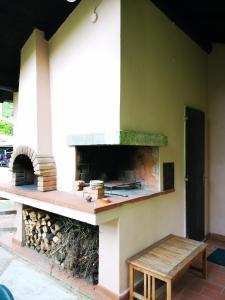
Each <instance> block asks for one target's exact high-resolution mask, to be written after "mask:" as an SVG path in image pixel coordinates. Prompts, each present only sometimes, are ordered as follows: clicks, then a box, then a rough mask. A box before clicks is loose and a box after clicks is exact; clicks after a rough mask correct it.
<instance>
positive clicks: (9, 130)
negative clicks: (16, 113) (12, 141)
mask: <svg viewBox="0 0 225 300" xmlns="http://www.w3.org/2000/svg"><path fill="white" fill-rule="evenodd" d="M0 133H1V134H5V135H12V134H13V124H12V123H11V122H9V121H5V120H0Z"/></svg>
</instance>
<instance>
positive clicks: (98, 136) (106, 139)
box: [67, 130, 168, 146]
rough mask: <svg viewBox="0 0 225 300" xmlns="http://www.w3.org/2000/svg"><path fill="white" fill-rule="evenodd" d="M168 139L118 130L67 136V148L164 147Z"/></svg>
mask: <svg viewBox="0 0 225 300" xmlns="http://www.w3.org/2000/svg"><path fill="white" fill-rule="evenodd" d="M167 144H168V138H167V136H165V135H164V134H162V133H145V132H138V131H132V130H120V131H115V132H108V133H90V134H75V135H68V136H67V145H68V146H91V145H124V146H166V145H167Z"/></svg>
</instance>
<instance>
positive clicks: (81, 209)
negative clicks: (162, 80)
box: [0, 30, 172, 299]
mask: <svg viewBox="0 0 225 300" xmlns="http://www.w3.org/2000/svg"><path fill="white" fill-rule="evenodd" d="M55 55H57V53H55ZM52 57H53V55H52ZM51 59H52V60H53V58H51ZM50 73H51V74H50V75H51V76H50V77H51V80H52V82H49V54H48V45H47V43H46V41H45V40H44V36H43V33H41V32H40V31H38V30H35V31H34V32H33V34H32V35H31V37H30V38H29V40H28V41H27V43H26V44H25V46H24V48H23V50H22V53H21V71H20V84H19V94H18V101H17V102H16V101H15V107H16V124H15V147H14V153H13V156H12V160H11V166H10V169H11V171H12V177H13V183H11V184H6V185H4V184H3V185H2V184H0V191H1V197H5V198H8V199H11V200H12V201H14V202H15V203H16V206H17V233H16V235H15V237H14V240H13V241H14V243H17V245H20V246H21V245H24V242H25V235H24V230H23V229H24V223H23V217H22V213H23V210H24V207H29V208H32V210H34V211H35V210H41V211H44V212H46V214H52V215H54V216H55V215H57V216H62V217H65V218H68V219H72V220H75V221H78V222H83V223H84V224H89V225H92V226H99V257H98V260H99V273H98V282H99V288H101V287H102V288H103V289H104V288H105V289H106V290H108V291H109V292H111V293H113V295H116V296H115V297H114V299H119V298H118V297H119V296H118V295H120V294H121V292H123V293H124V291H125V289H126V282H127V266H126V265H125V261H126V259H127V257H128V256H130V255H131V254H134V251H137V250H139V247H141V248H143V245H144V242H142V241H140V242H138V243H137V246H138V248H137V249H135V250H134V248H133V246H132V247H128V246H129V245H128V246H127V243H128V244H129V243H130V244H132V241H133V240H134V239H135V240H137V235H138V237H139V238H140V239H141V238H142V237H141V236H139V232H143V228H147V230H151V228H152V226H148V222H149V220H150V219H152V220H153V219H154V217H155V216H154V212H153V210H151V209H149V208H148V206H149V205H150V204H149V203H150V199H151V198H153V197H156V196H161V195H163V194H166V193H170V192H172V191H161V190H160V183H161V180H160V174H161V173H160V147H161V146H166V145H167V136H165V135H164V134H162V133H157V132H151V131H150V132H149V131H148V130H146V131H147V132H146V131H145V132H138V131H137V132H135V131H132V130H124V129H121V128H120V127H119V126H117V125H116V124H112V127H111V128H104V129H103V132H99V129H100V130H101V128H102V126H101V127H99V128H97V127H96V128H90V127H92V126H93V125H94V124H95V122H85V120H86V118H83V117H82V118H83V119H82V122H80V121H79V116H81V115H82V113H81V110H80V106H79V107H78V109H77V102H76V101H75V100H74V99H75V98H73V101H74V102H73V103H71V105H68V106H65V105H63V99H71V97H70V96H69V97H66V96H65V93H63V94H62V95H61V99H60V101H58V100H57V97H58V94H57V95H56V94H54V91H55V89H56V86H58V85H60V84H59V83H61V82H62V79H63V80H64V77H62V78H60V81H59V82H58V83H56V82H55V79H54V78H53V77H54V76H55V74H56V73H57V74H60V71H59V70H58V69H57V72H54V66H53V64H52V65H51V72H50ZM53 73H54V76H53ZM62 74H63V73H62ZM50 83H51V84H50ZM110 85H111V83H110ZM50 86H51V97H50ZM68 90H69V91H70V92H71V89H68ZM83 93H84V91H83V89H82V95H83ZM76 99H78V98H76ZM87 99H89V98H88V97H87ZM104 99H105V97H104ZM81 102H82V101H81ZM112 103H115V99H113V101H112ZM79 104H80V102H79ZM68 107H69V109H68ZM96 107H98V105H96ZM118 110H119V106H118ZM65 113H66V116H65ZM70 113H71V114H70ZM101 114H102V113H101ZM116 115H117V114H116ZM62 118H63V119H62ZM97 119H100V118H97V117H96V116H95V120H97ZM114 119H115V120H116V119H117V118H116V117H114V116H113V120H114ZM62 120H63V121H62ZM118 120H119V119H118ZM78 121H79V124H77V123H76V122H78ZM86 123H88V124H86ZM85 125H88V126H86V127H85ZM114 125H115V126H114ZM137 130H138V129H137ZM56 169H57V170H56ZM56 173H57V174H56ZM56 178H57V185H56ZM98 179H101V180H103V181H104V184H105V196H107V198H110V202H108V203H107V204H105V203H104V204H103V203H102V202H101V201H99V199H94V198H92V200H91V201H90V202H88V201H86V198H85V197H84V193H83V191H75V190H74V188H73V187H74V186H73V183H74V181H76V180H84V181H85V183H86V184H87V185H88V183H89V182H90V180H98ZM118 182H119V184H118ZM43 192H44V193H43ZM153 202H154V201H153ZM134 203H135V205H133V204H134ZM125 204H126V205H125ZM136 204H137V205H136ZM146 211H147V213H145V212H146ZM29 220H30V219H28V220H27V221H28V222H29ZM33 221H34V222H36V221H35V220H32V219H31V222H33ZM146 224H147V225H146ZM26 225H29V228H30V225H31V226H33V225H32V224H26ZM41 226H42V225H41ZM43 226H46V225H43ZM132 227H133V229H132V230H130V228H132ZM45 230H46V228H45ZM47 230H48V228H47ZM136 231H138V234H134V235H133V236H132V234H133V232H136ZM38 233H39V232H36V233H35V235H36V234H38ZM44 233H46V232H41V234H44ZM47 233H50V232H47ZM146 235H149V234H148V233H147V232H146ZM149 236H150V235H149ZM42 242H44V241H43V240H42ZM51 242H52V240H50V243H51ZM125 244H126V245H125ZM123 253H124V254H123ZM120 278H122V279H120ZM120 281H121V282H122V285H121V283H120ZM106 292H107V291H106ZM117 296H118V297H117Z"/></svg>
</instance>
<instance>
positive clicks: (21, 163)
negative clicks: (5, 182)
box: [13, 154, 37, 185]
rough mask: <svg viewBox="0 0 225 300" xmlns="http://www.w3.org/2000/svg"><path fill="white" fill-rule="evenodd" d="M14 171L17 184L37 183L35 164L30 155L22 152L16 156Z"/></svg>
mask: <svg viewBox="0 0 225 300" xmlns="http://www.w3.org/2000/svg"><path fill="white" fill-rule="evenodd" d="M13 172H14V174H15V177H16V178H15V184H16V185H30V184H37V177H36V176H35V174H34V168H33V164H32V162H31V160H30V158H29V157H28V156H26V155H23V154H21V155H18V156H17V157H16V158H15V161H14V165H13Z"/></svg>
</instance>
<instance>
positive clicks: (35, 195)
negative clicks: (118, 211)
mask: <svg viewBox="0 0 225 300" xmlns="http://www.w3.org/2000/svg"><path fill="white" fill-rule="evenodd" d="M0 191H3V192H6V193H11V194H14V195H18V196H23V197H27V198H31V199H35V200H38V201H44V202H47V203H50V204H53V205H57V206H61V207H65V208H70V209H74V210H77V211H81V212H85V213H89V214H93V215H95V214H98V213H100V212H104V211H108V210H111V209H114V208H116V207H119V206H122V205H124V204H130V203H136V202H139V201H144V200H148V199H150V198H155V197H158V196H161V195H164V194H168V193H172V192H174V191H175V190H174V189H171V190H167V191H162V192H154V193H152V194H149V195H144V196H143V195H142V196H130V197H127V198H123V197H113V198H111V200H112V202H111V203H109V204H100V203H98V202H97V201H95V202H91V203H87V202H86V201H85V200H84V199H83V197H81V196H79V195H76V194H75V193H68V192H63V191H51V192H39V191H36V190H33V189H29V188H27V187H25V188H24V187H21V186H20V187H18V186H13V185H11V184H9V183H0Z"/></svg>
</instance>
